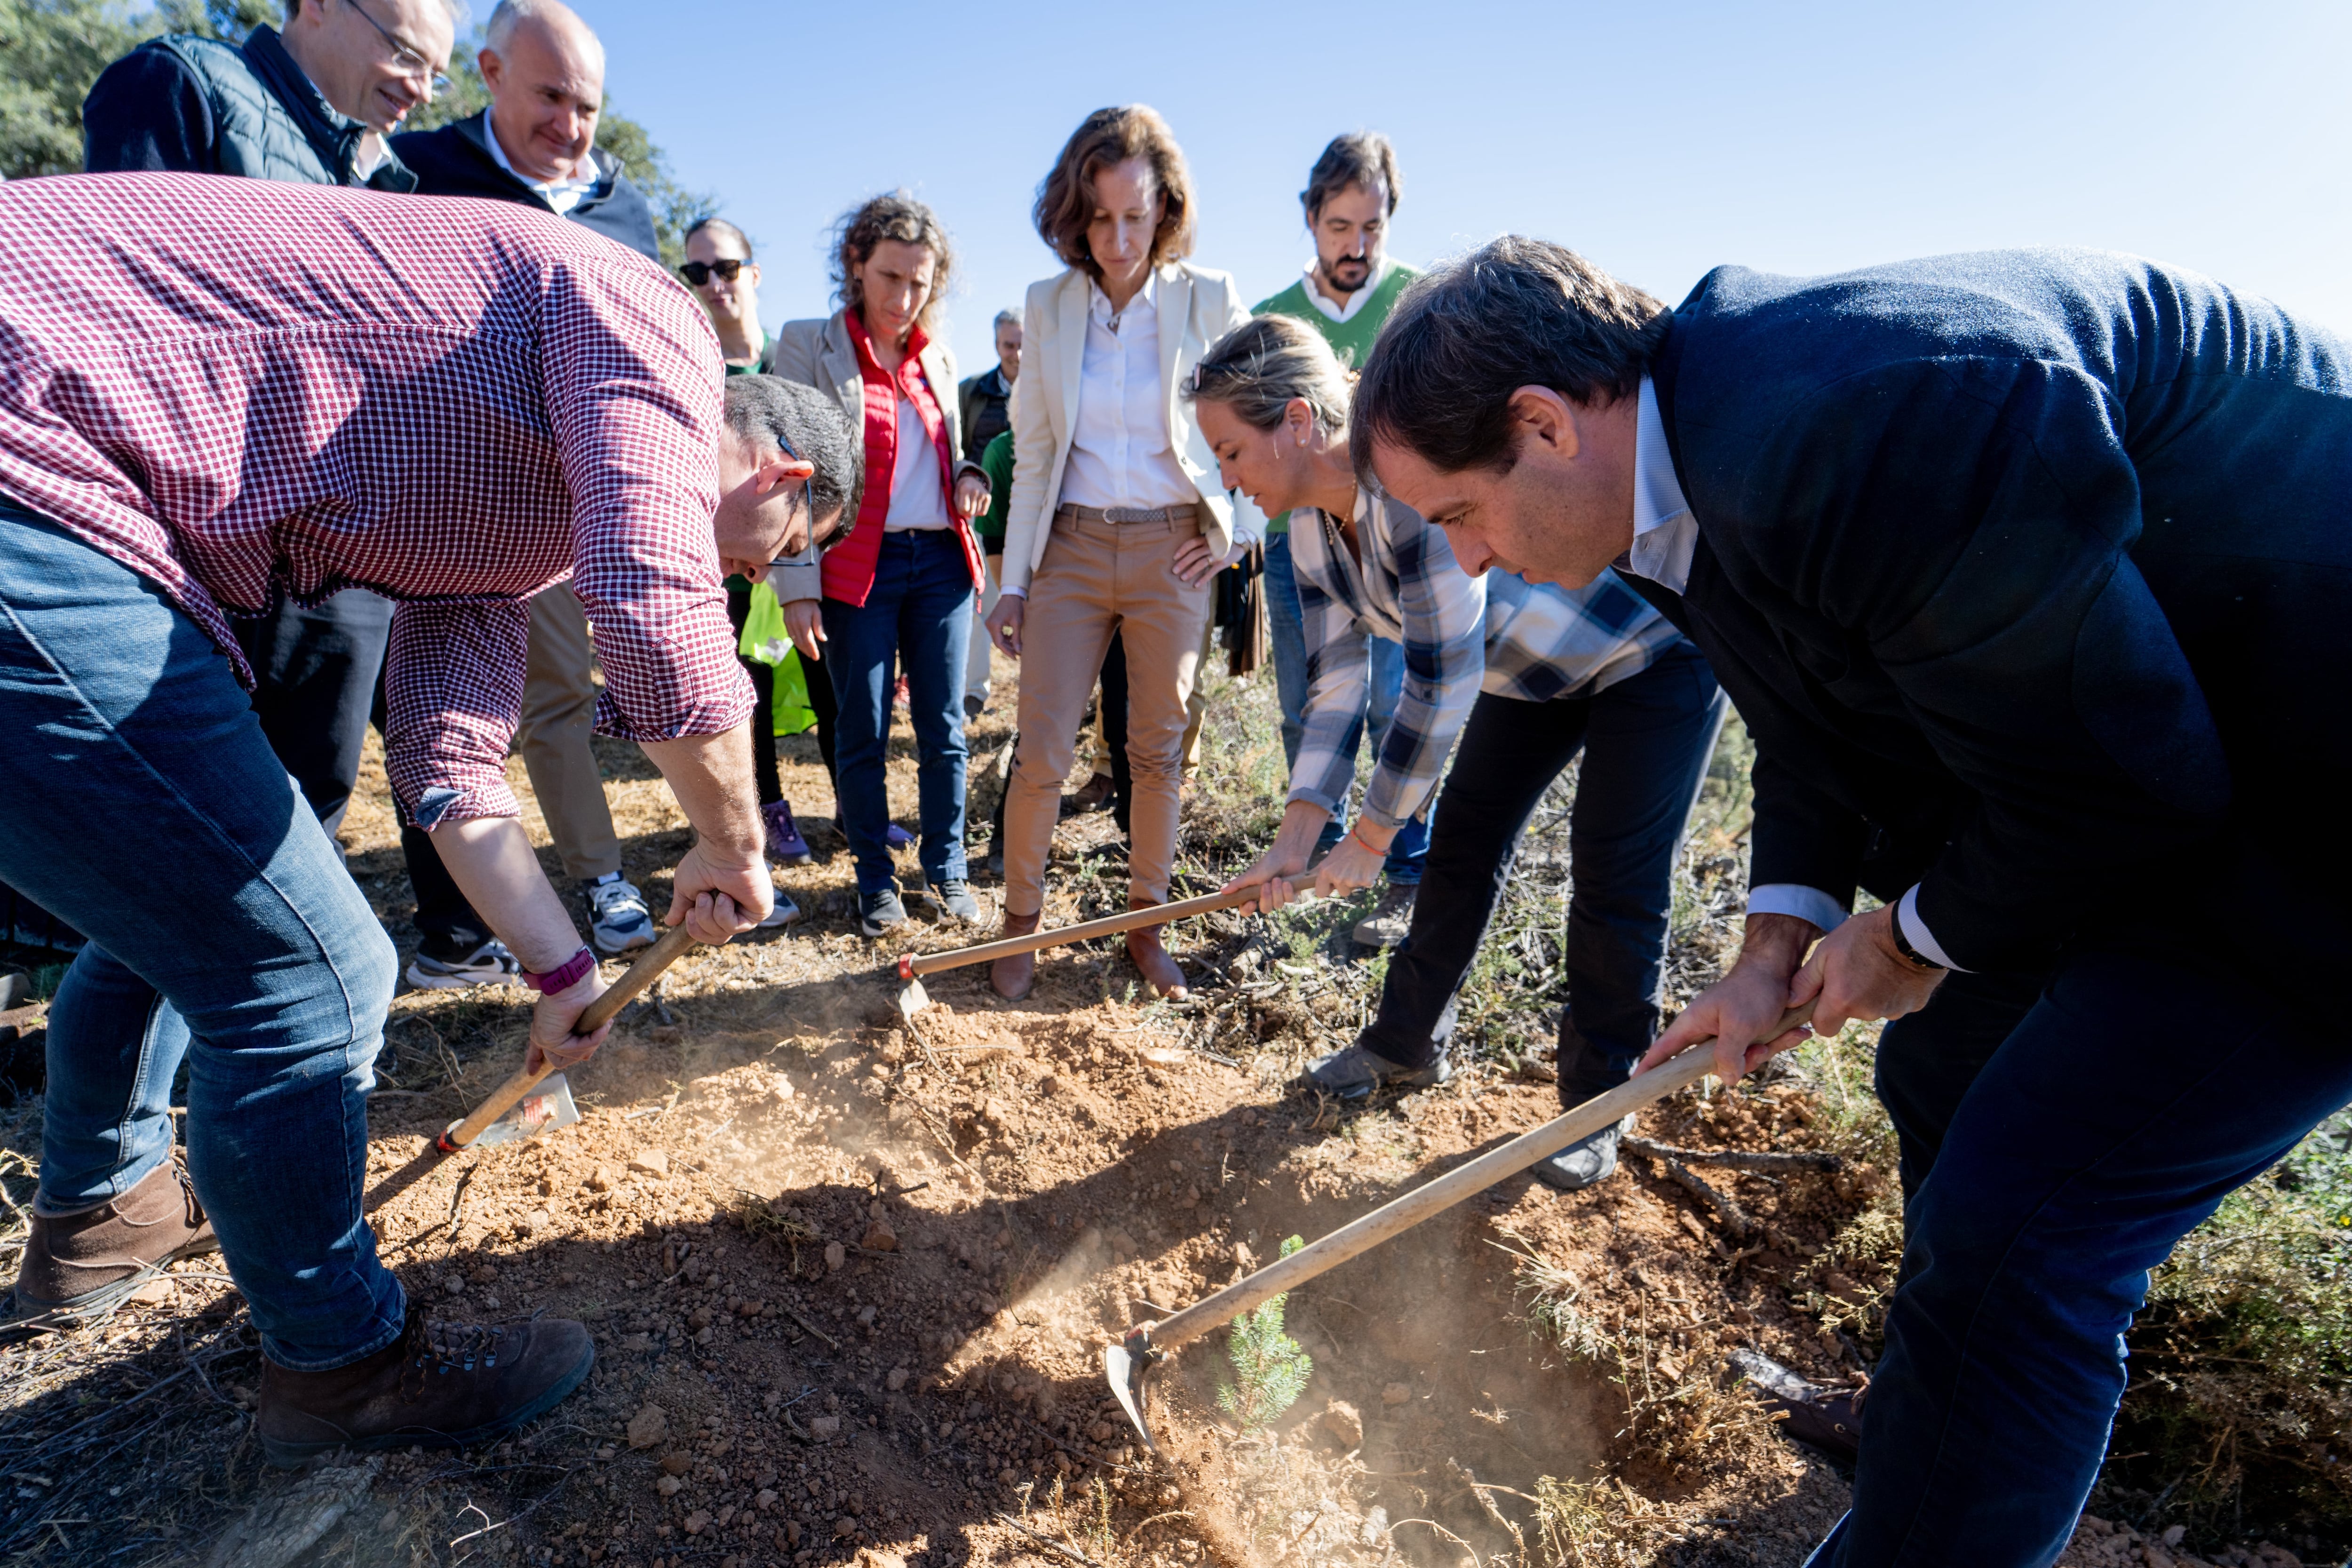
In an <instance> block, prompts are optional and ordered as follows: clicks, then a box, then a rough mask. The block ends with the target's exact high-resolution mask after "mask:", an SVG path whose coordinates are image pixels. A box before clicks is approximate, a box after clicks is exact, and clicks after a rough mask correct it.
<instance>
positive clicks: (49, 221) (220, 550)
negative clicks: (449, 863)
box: [0, 174, 751, 824]
mask: <svg viewBox="0 0 2352 1568" xmlns="http://www.w3.org/2000/svg"><path fill="white" fill-rule="evenodd" d="M722 376H723V372H722V368H721V363H720V359H719V342H718V339H717V337H716V336H715V335H714V333H713V332H712V331H711V328H710V324H709V321H708V320H707V319H706V318H705V317H704V315H703V312H702V310H701V307H700V306H698V304H696V302H695V300H694V299H693V297H692V296H690V295H689V294H688V292H687V291H686V289H683V288H682V287H680V286H679V285H678V284H677V281H676V280H675V279H671V278H669V277H668V276H667V274H665V273H664V272H663V271H662V269H661V268H658V267H656V266H655V265H654V264H653V263H651V262H649V261H647V260H646V259H645V258H643V257H641V256H637V255H635V254H634V253H633V252H631V251H629V250H626V249H625V248H624V247H621V246H618V245H615V244H614V243H613V242H612V241H610V240H608V239H604V238H603V237H599V236H597V235H594V234H592V233H590V232H588V231H587V230H585V229H583V228H582V227H581V226H579V225H577V224H573V223H568V222H566V221H564V220H563V219H562V218H560V217H557V216H553V215H551V214H549V213H543V212H539V211H536V210H534V209H532V208H530V207H525V206H521V205H516V204H512V203H507V202H488V201H467V200H456V199H452V200H434V199H428V198H425V197H420V196H394V195H379V194H376V193H373V192H370V191H362V190H341V189H336V188H333V187H330V186H320V185H297V184H279V183H276V182H271V181H264V180H238V179H225V178H220V177H217V176H214V175H207V174H77V175H67V176H61V177H58V178H54V179H40V180H26V181H11V182H9V183H7V184H0V493H5V495H6V496H7V497H8V498H9V499H11V500H15V501H16V502H17V503H18V504H20V505H23V506H26V507H28V508H30V509H32V510H35V511H37V512H40V513H42V514H44V515H46V516H47V517H50V518H53V519H55V520H56V521H58V522H59V523H60V524H62V525H63V526H64V527H65V528H67V529H68V531H71V532H72V533H73V534H74V535H75V536H76V537H77V538H79V539H81V540H84V541H86V542H88V543H89V544H90V545H91V546H93V547H94V548H96V549H98V550H100V551H103V552H105V553H106V554H108V555H109V556H111V557H112V558H113V559H115V560H116V561H119V562H121V563H122V564H124V565H125V566H128V567H130V568H131V570H132V571H134V572H137V573H139V574H141V575H142V576H144V577H147V578H150V579H152V580H153V581H154V582H156V583H158V584H162V586H163V590H164V591H165V592H166V593H167V594H168V595H170V596H171V598H172V600H173V603H174V604H176V605H178V606H179V607H180V608H181V609H182V610H184V611H185V612H186V613H187V615H188V616H190V618H192V619H193V620H194V621H195V623H196V624H197V625H198V626H202V627H203V628H204V629H205V633H206V634H207V635H209V636H210V637H212V639H213V640H214V641H215V643H217V644H218V645H219V646H220V647H221V649H222V651H224V652H225V653H226V654H227V655H228V657H229V658H230V660H231V662H232V663H233V664H234V666H235V667H236V670H237V673H238V676H239V678H240V679H245V680H246V681H247V683H248V684H250V681H251V674H250V671H249V670H247V668H246V665H245V660H244V658H243V656H242V655H241V654H240V652H239V651H238V648H237V645H236V638H235V637H232V636H231V635H230V632H229V626H228V621H227V619H226V616H225V615H224V612H225V611H226V612H229V613H235V614H253V613H257V612H260V611H264V610H267V609H268V608H269V607H270V605H271V604H272V602H273V598H274V597H275V596H276V595H278V593H279V592H281V591H282V592H285V593H290V594H292V595H295V596H297V597H299V598H301V599H304V600H315V599H317V598H320V597H321V596H323V595H327V594H330V593H332V592H333V591H335V590H337V589H339V588H343V587H350V586H354V585H356V586H360V587H366V588H373V589H374V590H375V591H376V592H377V593H380V594H383V595H385V596H386V597H388V598H391V599H394V600H395V601H397V602H398V606H399V607H398V609H397V610H396V611H395V612H394V616H393V625H392V644H391V651H390V653H389V655H388V658H387V661H386V676H385V679H386V682H387V686H388V697H389V706H390V710H391V742H390V745H389V748H388V755H387V757H386V759H385V761H386V765H387V768H388V771H389V772H390V773H391V775H392V782H393V786H394V789H395V790H396V791H398V793H399V795H400V797H401V800H402V802H403V804H404V805H406V806H407V807H408V809H409V810H410V811H411V813H413V814H415V816H417V818H418V819H419V820H421V821H424V822H426V823H428V824H431V823H435V822H440V821H446V820H451V819H454V818H457V817H465V816H514V815H516V814H517V812H518V810H519V807H518V805H517V803H516V801H515V798H514V795H513V793H512V792H511V791H510V790H509V789H508V787H507V784H506V766H505V763H506V754H507V751H508V748H509V744H510V743H511V742H512V740H513V736H514V730H515V723H516V719H517V716H518V714H519V712H520V707H521V702H522V688H523V658H524V649H525V647H526V644H527V642H528V638H529V626H530V616H529V611H528V608H527V606H526V605H524V604H523V602H522V601H524V600H525V599H527V598H528V597H530V595H533V594H535V593H537V592H539V591H540V590H541V589H542V588H545V587H547V586H548V585H549V584H552V583H555V582H558V581H561V580H562V578H563V577H564V576H565V575H566V574H569V575H570V576H571V578H572V586H573V588H574V589H576V590H577V591H578V593H579V595H580V598H581V602H582V603H583V604H584V605H586V606H587V610H588V617H589V620H590V622H591V623H592V624H593V626H594V628H595V635H596V653H597V657H598V658H599V659H600V660H601V662H602V663H603V665H604V677H605V688H604V696H603V697H602V698H601V699H599V700H598V703H597V710H596V718H597V728H598V729H599V730H600V731H602V732H604V733H605V734H608V735H617V736H620V737H623V738H625V739H630V740H637V741H658V740H668V739H673V738H676V737H678V736H682V735H705V734H714V733H717V732H719V731H725V730H728V729H731V728H732V727H734V726H735V725H737V724H739V723H741V722H742V721H744V720H745V718H746V717H747V716H748V715H749V714H750V712H751V683H750V682H749V680H748V679H746V678H745V677H744V675H743V672H742V669H741V667H740V665H739V664H738V663H737V662H736V658H735V637H734V634H733V632H732V631H731V630H730V627H729V626H728V622H727V604H726V595H725V593H724V591H723V590H722V589H721V588H720V586H719V554H718V548H717V545H716V544H715V542H713V540H712V537H711V531H710V523H711V514H712V513H713V511H714V510H716V508H717V505H718V458H717V435H718V431H719V396H720V393H719V388H720V384H721V380H722Z"/></svg>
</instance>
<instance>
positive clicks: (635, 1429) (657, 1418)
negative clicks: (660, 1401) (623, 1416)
mask: <svg viewBox="0 0 2352 1568" xmlns="http://www.w3.org/2000/svg"><path fill="white" fill-rule="evenodd" d="M667 1436H669V1415H668V1414H667V1412H665V1411H664V1410H663V1409H662V1407H661V1406H660V1405H646V1407H645V1408H644V1409H642V1410H640V1411H638V1412H637V1413H636V1414H635V1415H632V1416H630V1417H629V1447H632V1448H650V1447H653V1446H654V1445H655V1444H656V1443H658V1442H660V1441H661V1440H662V1439H663V1438H665V1437H667Z"/></svg>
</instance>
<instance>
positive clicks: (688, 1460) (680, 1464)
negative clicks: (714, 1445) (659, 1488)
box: [661, 1448, 694, 1476]
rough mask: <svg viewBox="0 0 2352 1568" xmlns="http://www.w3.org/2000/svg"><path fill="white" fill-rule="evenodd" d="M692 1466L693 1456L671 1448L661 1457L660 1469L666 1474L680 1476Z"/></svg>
mask: <svg viewBox="0 0 2352 1568" xmlns="http://www.w3.org/2000/svg"><path fill="white" fill-rule="evenodd" d="M692 1468H694V1457H693V1456H692V1455H690V1454H686V1453H681V1452H679V1451H678V1450H677V1449H675V1448H673V1449H671V1450H670V1451H669V1452H668V1453H667V1454H664V1455H663V1456H662V1457H661V1471H662V1474H663V1475H666V1476H682V1475H684V1474H686V1472H687V1471H688V1470H690V1469H692Z"/></svg>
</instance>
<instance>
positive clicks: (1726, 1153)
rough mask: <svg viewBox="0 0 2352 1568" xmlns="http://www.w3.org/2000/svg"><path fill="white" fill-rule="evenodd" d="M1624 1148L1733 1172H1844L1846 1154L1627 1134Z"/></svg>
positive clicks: (1661, 1158) (1660, 1157) (1663, 1158)
mask: <svg viewBox="0 0 2352 1568" xmlns="http://www.w3.org/2000/svg"><path fill="white" fill-rule="evenodd" d="M1624 1144H1625V1147H1626V1148H1628V1149H1631V1150H1633V1152H1635V1153H1636V1154H1647V1155H1650V1156H1651V1157H1653V1158H1654V1159H1659V1160H1682V1161H1685V1162H1687V1163H1691V1164H1694V1165H1722V1166H1725V1167H1727V1169H1730V1170H1734V1171H1842V1170H1843V1169H1845V1160H1844V1159H1843V1157H1842V1156H1840V1155H1837V1154H1832V1153H1830V1152H1827V1151H1826V1150H1816V1149H1804V1150H1788V1151H1783V1150H1769V1151H1760V1150H1748V1149H1679V1148H1676V1147H1675V1145H1674V1144H1672V1143H1654V1142H1651V1141H1650V1140H1649V1139H1647V1138H1636V1137H1634V1136H1633V1135H1632V1134H1631V1133H1628V1134H1627V1135H1626V1136H1625V1139H1624Z"/></svg>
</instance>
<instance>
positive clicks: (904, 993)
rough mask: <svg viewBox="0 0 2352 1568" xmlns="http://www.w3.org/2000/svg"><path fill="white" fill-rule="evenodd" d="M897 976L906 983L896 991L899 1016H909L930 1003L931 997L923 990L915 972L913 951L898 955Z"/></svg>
mask: <svg viewBox="0 0 2352 1568" xmlns="http://www.w3.org/2000/svg"><path fill="white" fill-rule="evenodd" d="M898 978H899V979H901V980H903V981H905V982H906V983H907V984H906V985H905V987H904V988H902V989H901V990H900V991H899V993H898V1012H899V1013H900V1015H901V1016H905V1017H908V1018H911V1017H913V1016H915V1015H916V1014H918V1013H919V1012H921V1011H922V1010H923V1009H924V1008H926V1007H928V1006H929V1005H931V998H930V996H929V994H928V993H927V992H925V991H924V989H923V982H922V980H921V978H920V977H919V976H918V975H917V974H916V973H915V955H914V954H913V953H911V952H909V953H902V954H900V955H899V958H898Z"/></svg>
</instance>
